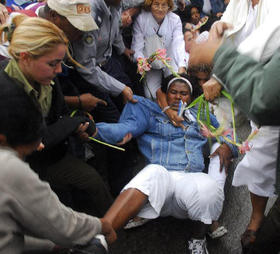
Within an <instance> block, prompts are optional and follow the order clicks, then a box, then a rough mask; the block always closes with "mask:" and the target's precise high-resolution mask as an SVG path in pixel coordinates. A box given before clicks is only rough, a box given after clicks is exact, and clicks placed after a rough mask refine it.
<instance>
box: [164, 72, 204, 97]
mask: <svg viewBox="0 0 280 254" xmlns="http://www.w3.org/2000/svg"><path fill="white" fill-rule="evenodd" d="M180 76H181V77H183V78H185V79H187V80H188V81H190V83H191V84H192V88H193V92H192V99H195V98H196V97H198V96H199V95H201V94H202V90H201V87H200V85H199V84H198V82H197V79H195V78H194V77H192V76H189V75H187V74H180ZM175 77H176V76H174V75H173V74H172V75H170V76H168V77H166V78H165V79H164V80H163V83H162V86H161V90H162V91H163V92H164V93H166V92H167V85H168V83H169V81H170V80H171V79H173V78H175Z"/></svg>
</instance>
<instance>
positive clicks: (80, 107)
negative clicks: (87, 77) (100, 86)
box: [78, 95, 83, 109]
mask: <svg viewBox="0 0 280 254" xmlns="http://www.w3.org/2000/svg"><path fill="white" fill-rule="evenodd" d="M78 100H79V106H78V108H79V109H83V105H82V101H81V98H80V95H78Z"/></svg>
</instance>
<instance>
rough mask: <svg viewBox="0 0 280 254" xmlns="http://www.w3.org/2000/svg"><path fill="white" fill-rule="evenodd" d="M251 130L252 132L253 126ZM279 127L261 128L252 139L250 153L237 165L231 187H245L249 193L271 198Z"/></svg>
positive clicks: (273, 189)
mask: <svg viewBox="0 0 280 254" xmlns="http://www.w3.org/2000/svg"><path fill="white" fill-rule="evenodd" d="M252 127H253V130H254V126H252ZM279 131H280V127H279V126H263V127H261V128H260V129H259V133H258V134H257V136H256V137H255V138H253V139H252V141H251V142H250V143H252V148H251V151H249V152H247V153H246V154H245V156H244V158H243V159H242V161H241V162H240V163H239V164H238V165H237V167H236V169H235V172H234V176H233V181H232V185H233V186H241V185H247V186H248V189H249V191H250V192H252V193H254V194H256V195H259V196H263V197H271V196H273V195H274V191H275V187H274V184H275V178H276V164H277V151H278V142H279Z"/></svg>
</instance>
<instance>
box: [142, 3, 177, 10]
mask: <svg viewBox="0 0 280 254" xmlns="http://www.w3.org/2000/svg"><path fill="white" fill-rule="evenodd" d="M153 1H154V0H145V2H144V9H145V10H146V11H151V5H152V4H153ZM167 4H168V6H169V9H168V11H172V10H173V9H174V1H173V0H167Z"/></svg>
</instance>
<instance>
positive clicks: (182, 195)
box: [172, 173, 224, 224]
mask: <svg viewBox="0 0 280 254" xmlns="http://www.w3.org/2000/svg"><path fill="white" fill-rule="evenodd" d="M175 178H177V179H175V181H176V185H175V192H174V198H173V214H172V215H173V216H174V217H177V218H181V219H183V218H190V219H191V220H196V221H201V222H203V223H205V224H211V223H212V221H213V220H217V219H218V218H219V216H220V214H221V212H222V208H223V201H224V193H223V190H221V188H220V187H218V185H217V183H216V181H215V180H213V179H212V178H211V177H210V176H209V175H208V174H204V173H184V175H181V176H180V177H176V176H175Z"/></svg>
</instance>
